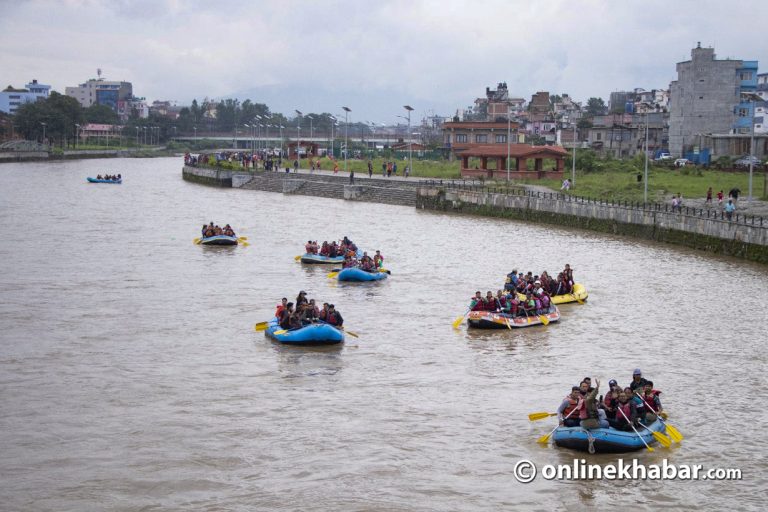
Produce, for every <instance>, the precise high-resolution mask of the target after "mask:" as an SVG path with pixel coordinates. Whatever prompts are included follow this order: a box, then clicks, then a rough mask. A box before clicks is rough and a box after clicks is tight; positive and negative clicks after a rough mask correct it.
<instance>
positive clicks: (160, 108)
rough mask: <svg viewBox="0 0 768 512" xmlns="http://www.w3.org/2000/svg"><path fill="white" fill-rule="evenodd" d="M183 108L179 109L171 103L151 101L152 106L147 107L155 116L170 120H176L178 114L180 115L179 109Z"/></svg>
mask: <svg viewBox="0 0 768 512" xmlns="http://www.w3.org/2000/svg"><path fill="white" fill-rule="evenodd" d="M182 108H184V107H179V106H176V105H174V104H173V102H171V101H153V102H152V106H151V107H149V110H150V111H151V112H152V113H153V114H157V115H158V116H161V117H167V118H168V119H171V120H174V121H175V120H176V119H178V118H179V114H180V113H181V109H182Z"/></svg>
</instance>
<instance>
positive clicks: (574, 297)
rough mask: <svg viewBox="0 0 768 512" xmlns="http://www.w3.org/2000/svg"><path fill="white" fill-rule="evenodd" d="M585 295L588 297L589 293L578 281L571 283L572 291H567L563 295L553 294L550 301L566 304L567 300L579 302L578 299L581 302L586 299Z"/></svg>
mask: <svg viewBox="0 0 768 512" xmlns="http://www.w3.org/2000/svg"><path fill="white" fill-rule="evenodd" d="M587 297H589V294H588V293H587V289H586V288H585V287H584V285H583V284H579V283H573V292H572V293H567V294H563V295H553V296H552V303H553V304H568V303H569V302H579V301H582V302H583V301H585V300H587Z"/></svg>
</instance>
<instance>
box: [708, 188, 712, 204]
mask: <svg viewBox="0 0 768 512" xmlns="http://www.w3.org/2000/svg"><path fill="white" fill-rule="evenodd" d="M707 204H712V187H709V188H708V189H707Z"/></svg>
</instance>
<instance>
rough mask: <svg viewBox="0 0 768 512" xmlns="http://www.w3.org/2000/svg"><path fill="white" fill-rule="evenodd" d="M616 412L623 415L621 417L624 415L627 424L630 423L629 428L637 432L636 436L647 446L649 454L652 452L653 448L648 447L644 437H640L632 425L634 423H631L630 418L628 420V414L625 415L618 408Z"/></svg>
mask: <svg viewBox="0 0 768 512" xmlns="http://www.w3.org/2000/svg"><path fill="white" fill-rule="evenodd" d="M616 410H617V411H619V412H620V413H621V415H622V416H624V419H625V420H627V423H629V426H630V427H632V430H634V431H635V434H637V437H639V438H640V440H641V441H642V442H643V444H644V445H645V447H646V448H648V451H649V452H652V451H653V448H651V447H650V446H648V443H646V442H645V439H643V436H641V435H640V432H638V431H637V429H636V428H635V426H634V425H633V424H632V422H631V421H629V418H627V415H626V414H624V411H622V410H621V407H619V408H617V409H616Z"/></svg>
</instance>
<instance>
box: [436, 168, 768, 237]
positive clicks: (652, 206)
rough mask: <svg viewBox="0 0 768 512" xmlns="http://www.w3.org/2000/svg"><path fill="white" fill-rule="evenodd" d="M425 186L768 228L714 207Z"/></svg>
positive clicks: (455, 183)
mask: <svg viewBox="0 0 768 512" xmlns="http://www.w3.org/2000/svg"><path fill="white" fill-rule="evenodd" d="M422 186H424V187H433V188H438V187H439V188H450V189H454V190H460V191H469V192H477V193H483V194H504V195H509V196H519V197H529V198H536V199H548V200H550V201H561V202H564V203H576V204H584V205H596V206H605V207H613V208H624V209H632V210H637V211H638V212H664V213H678V214H680V215H684V216H687V217H696V218H701V219H710V220H720V221H728V222H735V223H738V224H744V225H751V226H756V227H763V228H768V219H766V218H765V217H761V216H759V215H744V214H740V213H733V214H732V216H731V219H728V216H727V214H726V213H725V212H724V211H722V210H720V211H718V210H715V209H711V208H694V207H689V206H679V207H673V206H672V205H670V204H668V203H643V202H640V201H616V200H608V199H599V198H592V197H586V196H574V195H569V194H560V193H558V192H541V191H535V190H527V189H525V188H523V187H520V186H486V185H483V184H480V183H476V182H469V181H464V180H430V181H424V182H422Z"/></svg>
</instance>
